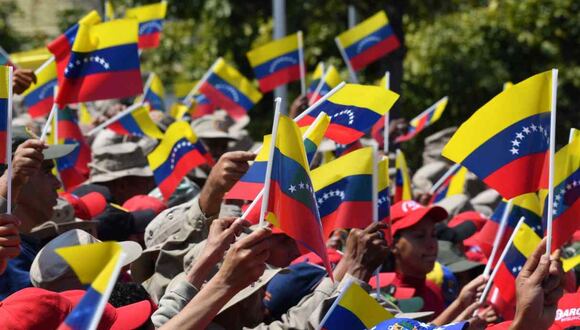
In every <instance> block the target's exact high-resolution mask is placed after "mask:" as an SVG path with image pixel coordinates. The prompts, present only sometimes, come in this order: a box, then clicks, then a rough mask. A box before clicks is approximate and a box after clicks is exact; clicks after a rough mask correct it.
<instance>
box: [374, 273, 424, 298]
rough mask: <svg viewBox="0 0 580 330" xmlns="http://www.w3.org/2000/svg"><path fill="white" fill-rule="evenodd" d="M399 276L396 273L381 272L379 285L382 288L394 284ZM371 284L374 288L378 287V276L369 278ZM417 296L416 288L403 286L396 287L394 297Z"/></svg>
mask: <svg viewBox="0 0 580 330" xmlns="http://www.w3.org/2000/svg"><path fill="white" fill-rule="evenodd" d="M396 277H397V274H396V273H379V285H380V286H381V288H385V287H388V286H389V285H392V284H393V282H394V281H395V278H396ZM369 285H370V286H371V287H372V288H373V289H376V288H377V277H376V276H372V277H371V279H370V280H369ZM414 296H415V289H413V288H403V287H398V286H397V287H396V288H395V293H394V297H395V298H396V299H409V298H413V297H414Z"/></svg>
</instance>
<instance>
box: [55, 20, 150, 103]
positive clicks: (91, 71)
mask: <svg viewBox="0 0 580 330" xmlns="http://www.w3.org/2000/svg"><path fill="white" fill-rule="evenodd" d="M120 31H121V32H120ZM57 66H58V64H57ZM59 69H63V71H62V72H61V71H60V70H59V93H58V96H57V99H56V103H58V104H68V103H77V102H86V101H95V100H102V99H114V98H123V97H130V96H134V95H137V94H141V93H142V91H143V83H142V81H141V71H140V62H139V54H138V49H137V21H136V20H133V19H121V20H114V21H110V22H106V23H101V24H97V25H94V24H93V25H89V24H80V25H79V28H78V31H77V34H76V37H75V40H74V44H73V47H72V51H71V53H70V57H69V59H68V61H67V64H66V67H63V68H59ZM61 75H62V76H61Z"/></svg>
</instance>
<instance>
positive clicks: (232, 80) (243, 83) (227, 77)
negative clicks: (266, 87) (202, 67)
mask: <svg viewBox="0 0 580 330" xmlns="http://www.w3.org/2000/svg"><path fill="white" fill-rule="evenodd" d="M214 72H215V74H217V75H218V76H219V77H220V78H221V79H223V80H224V81H226V82H227V83H229V84H230V85H232V86H234V87H235V88H236V89H237V90H239V91H240V92H242V93H243V94H244V95H246V97H248V98H249V99H250V100H251V101H252V102H253V103H258V101H260V99H261V98H262V93H260V92H259V91H258V89H257V88H256V87H254V85H253V84H252V82H250V80H248V78H246V77H245V76H244V75H242V74H241V73H240V71H238V70H237V69H236V68H234V67H233V66H231V65H229V64H228V63H227V62H226V61H225V60H224V59H223V58H220V59H218V61H217V63H216V65H215V67H214Z"/></svg>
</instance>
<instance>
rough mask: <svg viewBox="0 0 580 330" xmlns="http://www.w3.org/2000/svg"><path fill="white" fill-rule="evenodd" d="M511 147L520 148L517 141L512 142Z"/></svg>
mask: <svg viewBox="0 0 580 330" xmlns="http://www.w3.org/2000/svg"><path fill="white" fill-rule="evenodd" d="M512 146H515V147H519V146H520V141H518V140H513V141H512Z"/></svg>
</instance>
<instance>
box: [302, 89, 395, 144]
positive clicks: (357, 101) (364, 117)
mask: <svg viewBox="0 0 580 330" xmlns="http://www.w3.org/2000/svg"><path fill="white" fill-rule="evenodd" d="M339 86H340V85H339ZM339 86H337V88H338V87H339ZM329 94H330V93H329ZM329 94H327V95H329ZM398 98H399V95H397V94H395V93H393V92H391V91H388V90H385V89H384V88H380V87H377V86H364V85H357V84H346V85H344V87H342V88H340V89H338V91H336V92H335V93H334V94H331V95H330V96H329V97H328V98H326V99H321V100H319V102H320V101H322V102H320V103H318V102H317V103H315V104H314V105H312V106H311V107H310V108H309V109H307V110H306V111H305V112H304V113H302V114H301V116H299V117H297V118H296V119H297V122H298V125H300V126H306V125H309V124H310V123H312V122H313V121H314V119H315V118H316V116H318V114H319V113H321V112H325V113H326V114H328V115H329V116H330V118H331V120H330V126H329V127H328V130H327V131H326V137H328V138H330V139H332V140H334V141H336V142H337V143H339V144H350V143H352V142H354V141H356V140H358V139H359V138H361V137H362V136H363V135H364V134H365V133H367V132H368V130H370V129H371V127H372V126H373V124H374V123H376V122H377V121H378V120H379V119H381V118H382V116H383V115H384V114H385V113H386V112H387V111H389V109H391V107H392V106H393V105H394V104H395V101H396V100H397V99H398Z"/></svg>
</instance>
